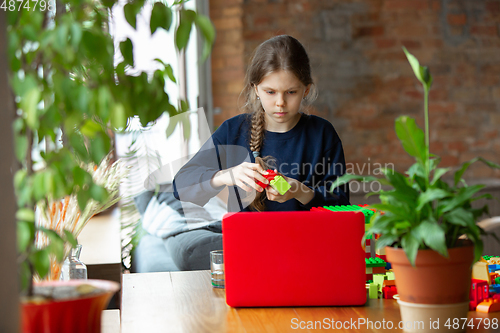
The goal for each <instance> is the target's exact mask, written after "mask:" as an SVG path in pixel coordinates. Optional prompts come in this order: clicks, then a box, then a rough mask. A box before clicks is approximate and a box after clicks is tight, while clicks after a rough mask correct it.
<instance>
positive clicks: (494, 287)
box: [490, 284, 500, 294]
mask: <svg viewBox="0 0 500 333" xmlns="http://www.w3.org/2000/svg"><path fill="white" fill-rule="evenodd" d="M490 292H493V293H497V294H498V293H500V284H491V285H490Z"/></svg>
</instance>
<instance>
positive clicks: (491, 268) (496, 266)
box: [488, 265, 500, 273]
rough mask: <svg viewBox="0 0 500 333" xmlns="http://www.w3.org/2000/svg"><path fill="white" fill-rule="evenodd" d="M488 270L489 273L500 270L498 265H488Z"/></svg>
mask: <svg viewBox="0 0 500 333" xmlns="http://www.w3.org/2000/svg"><path fill="white" fill-rule="evenodd" d="M488 270H489V271H490V273H493V272H495V271H499V270H500V265H488Z"/></svg>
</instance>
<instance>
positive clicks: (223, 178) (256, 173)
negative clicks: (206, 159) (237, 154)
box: [211, 162, 269, 192]
mask: <svg viewBox="0 0 500 333" xmlns="http://www.w3.org/2000/svg"><path fill="white" fill-rule="evenodd" d="M262 175H267V171H265V170H264V169H263V168H262V167H261V166H260V165H259V164H257V163H249V162H243V163H241V164H240V165H237V166H235V167H232V168H229V169H226V170H221V171H219V172H217V173H216V174H215V175H214V177H213V178H212V181H211V185H212V186H213V187H219V186H222V185H226V186H235V185H236V186H238V187H239V188H241V189H242V190H244V191H246V192H252V191H253V190H256V191H259V192H262V191H263V190H264V189H263V188H262V187H261V186H260V185H257V183H256V181H260V182H262V183H264V184H269V181H268V180H267V179H266V178H265V177H264V176H262Z"/></svg>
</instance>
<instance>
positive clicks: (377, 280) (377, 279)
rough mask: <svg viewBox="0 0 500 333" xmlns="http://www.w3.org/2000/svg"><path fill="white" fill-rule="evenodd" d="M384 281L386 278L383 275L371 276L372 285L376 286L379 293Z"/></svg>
mask: <svg viewBox="0 0 500 333" xmlns="http://www.w3.org/2000/svg"><path fill="white" fill-rule="evenodd" d="M384 280H387V276H386V275H385V274H373V283H375V284H377V285H378V291H380V292H381V291H382V287H383V286H384Z"/></svg>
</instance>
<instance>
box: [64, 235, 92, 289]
mask: <svg viewBox="0 0 500 333" xmlns="http://www.w3.org/2000/svg"><path fill="white" fill-rule="evenodd" d="M81 252H82V245H81V244H78V245H77V246H76V247H74V248H72V249H71V252H70V254H69V256H68V257H67V258H66V260H64V263H63V266H62V270H61V280H62V281H67V280H77V279H80V280H82V279H83V280H86V279H87V266H85V264H84V263H83V262H82V261H81V260H80V253H81Z"/></svg>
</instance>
